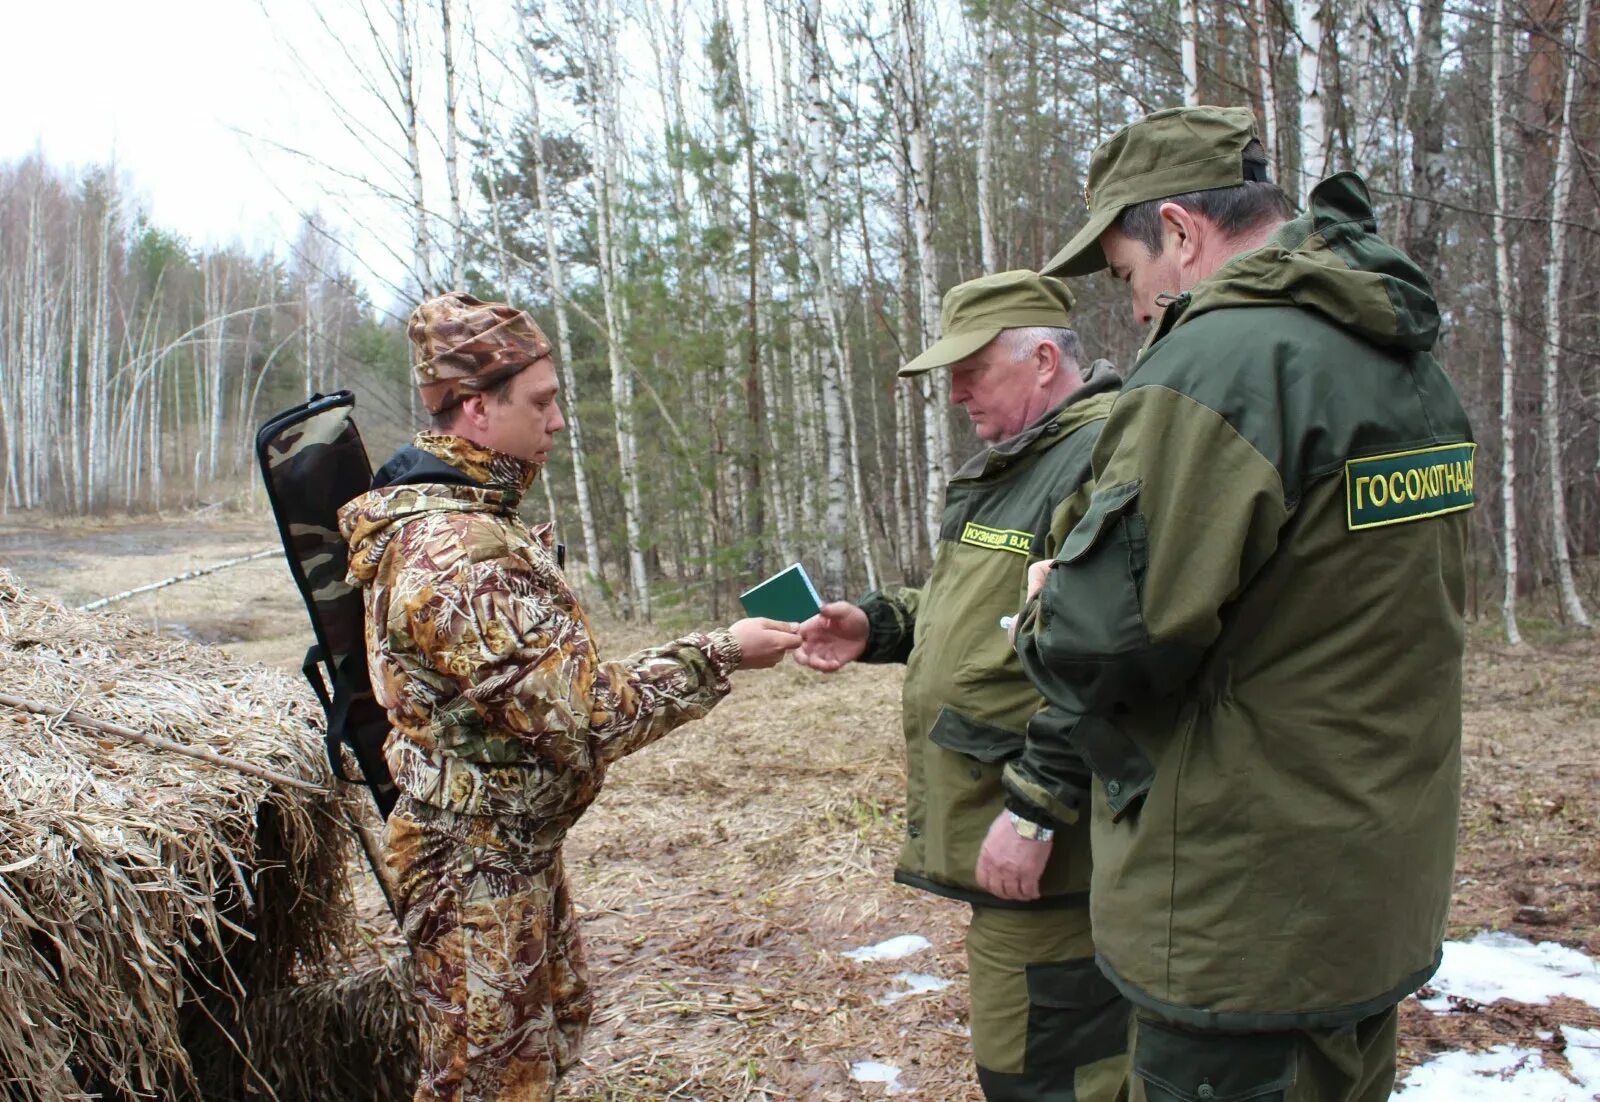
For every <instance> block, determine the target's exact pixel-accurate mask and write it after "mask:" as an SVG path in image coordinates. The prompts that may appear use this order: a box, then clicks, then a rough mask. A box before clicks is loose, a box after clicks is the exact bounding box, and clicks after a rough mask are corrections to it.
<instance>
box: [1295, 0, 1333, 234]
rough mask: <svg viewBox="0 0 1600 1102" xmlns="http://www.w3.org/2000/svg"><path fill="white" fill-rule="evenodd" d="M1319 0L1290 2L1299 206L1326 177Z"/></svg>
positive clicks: (1326, 150)
mask: <svg viewBox="0 0 1600 1102" xmlns="http://www.w3.org/2000/svg"><path fill="white" fill-rule="evenodd" d="M1322 20H1323V7H1322V0H1294V21H1295V32H1296V33H1297V34H1298V35H1299V36H1300V55H1299V63H1298V67H1297V72H1298V74H1299V88H1300V111H1299V118H1300V180H1299V187H1298V189H1297V190H1298V192H1299V196H1300V205H1301V206H1305V205H1306V203H1307V201H1308V199H1309V197H1310V195H1311V189H1312V188H1313V187H1314V186H1316V184H1317V182H1318V181H1319V180H1321V179H1322V178H1323V177H1324V176H1326V175H1327V174H1328V119H1327V108H1326V104H1325V101H1324V96H1323V87H1322Z"/></svg>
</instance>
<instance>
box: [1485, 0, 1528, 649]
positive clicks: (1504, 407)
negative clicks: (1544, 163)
mask: <svg viewBox="0 0 1600 1102" xmlns="http://www.w3.org/2000/svg"><path fill="white" fill-rule="evenodd" d="M1505 9H1506V0H1495V7H1494V25H1493V28H1492V34H1491V46H1490V51H1489V125H1490V132H1491V141H1492V144H1493V148H1492V149H1491V150H1490V152H1491V159H1490V175H1491V180H1492V183H1493V185H1494V206H1495V216H1494V218H1493V219H1492V220H1491V222H1490V225H1491V227H1492V230H1493V237H1494V273H1495V298H1496V300H1497V303H1498V305H1499V308H1500V515H1501V533H1500V538H1501V547H1502V554H1501V557H1502V560H1503V569H1504V574H1505V592H1504V594H1503V595H1502V596H1501V599H1500V619H1501V622H1502V623H1503V624H1504V625H1505V631H1506V642H1508V643H1510V644H1512V645H1513V646H1516V645H1518V644H1520V643H1521V642H1522V632H1521V630H1520V629H1519V628H1518V627H1517V582H1518V574H1519V571H1518V560H1517V435H1516V362H1517V361H1516V341H1515V333H1514V332H1513V330H1512V325H1513V319H1514V318H1515V316H1516V315H1515V313H1514V300H1515V295H1514V293H1513V291H1512V286H1511V249H1510V246H1509V245H1508V244H1507V241H1506V220H1507V218H1508V216H1509V215H1510V211H1511V201H1510V197H1509V195H1508V194H1507V188H1506V144H1505V102H1504V95H1505V93H1504V88H1503V81H1504V79H1505V72H1504V68H1505V48H1506V34H1505V17H1506V10H1505Z"/></svg>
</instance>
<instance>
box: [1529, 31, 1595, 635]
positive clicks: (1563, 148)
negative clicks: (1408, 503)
mask: <svg viewBox="0 0 1600 1102" xmlns="http://www.w3.org/2000/svg"><path fill="white" fill-rule="evenodd" d="M1588 32H1589V0H1578V17H1577V19H1576V20H1574V21H1573V24H1572V41H1571V45H1570V47H1569V49H1568V52H1567V64H1566V89H1565V91H1564V92H1563V94H1562V100H1561V121H1560V131H1559V133H1558V135H1557V138H1556V163H1555V178H1554V180H1553V182H1552V184H1553V189H1554V194H1553V195H1552V196H1551V199H1550V255H1549V257H1548V259H1547V261H1546V264H1545V296H1544V301H1545V314H1544V325H1545V338H1544V373H1543V379H1542V382H1543V386H1542V391H1543V401H1542V402H1541V403H1540V409H1539V415H1540V424H1541V427H1542V429H1543V433H1544V446H1545V452H1546V455H1547V457H1548V458H1547V459H1546V464H1547V468H1548V485H1549V490H1550V528H1551V546H1552V547H1553V548H1554V555H1555V564H1556V586H1557V590H1558V592H1559V594H1560V597H1561V608H1562V610H1563V611H1564V612H1565V613H1566V615H1567V618H1568V619H1569V620H1571V621H1572V622H1573V624H1575V625H1576V626H1578V627H1580V628H1583V629H1584V630H1588V628H1589V615H1588V613H1587V612H1585V611H1584V607H1583V602H1582V601H1581V600H1580V599H1579V598H1578V588H1577V585H1576V583H1575V582H1574V580H1573V576H1572V551H1571V548H1570V546H1569V540H1570V538H1571V537H1570V535H1569V533H1568V531H1567V492H1566V473H1565V471H1564V470H1563V469H1562V466H1561V456H1562V452H1563V444H1562V440H1561V405H1560V394H1559V392H1558V387H1557V382H1558V374H1559V370H1560V365H1561V359H1562V348H1563V345H1564V339H1565V338H1564V334H1565V330H1564V324H1563V323H1564V320H1565V319H1564V316H1563V311H1562V298H1561V296H1562V284H1563V279H1562V277H1563V274H1564V271H1565V268H1566V257H1567V225H1568V222H1569V220H1570V218H1571V215H1572V212H1571V209H1570V203H1571V200H1572V176H1573V163H1572V162H1573V104H1574V103H1575V102H1576V100H1577V92H1578V81H1579V79H1580V72H1581V70H1580V68H1579V59H1580V58H1582V57H1583V56H1584V49H1585V44H1586V42H1587V39H1588Z"/></svg>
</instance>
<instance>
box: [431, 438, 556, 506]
mask: <svg viewBox="0 0 1600 1102" xmlns="http://www.w3.org/2000/svg"><path fill="white" fill-rule="evenodd" d="M411 444H412V447H414V448H417V449H418V450H420V451H424V452H427V453H428V454H429V455H431V456H433V457H434V458H435V459H437V460H439V461H440V462H443V463H447V464H449V465H450V466H451V467H454V468H455V469H456V470H458V471H460V472H461V473H462V474H464V475H466V476H467V477H468V478H470V479H472V481H474V482H476V483H478V484H480V485H482V486H483V487H484V488H485V489H489V490H499V491H501V492H502V493H504V494H506V495H507V497H508V499H509V500H508V501H507V502H506V504H507V505H508V506H509V507H510V508H513V509H514V508H516V505H517V502H518V501H519V500H521V498H522V495H523V494H525V493H527V492H528V487H529V486H532V485H533V481H534V479H536V478H538V477H539V466H540V465H539V464H537V463H530V462H528V461H527V460H526V459H518V458H517V457H516V456H514V455H507V454H506V453H505V452H497V451H494V450H493V449H491V448H485V447H483V446H482V445H480V444H474V443H473V442H472V441H471V440H468V439H466V438H465V437H462V436H451V435H448V434H446V433H439V432H427V431H424V432H419V433H417V437H416V439H415V440H413V441H412V442H411Z"/></svg>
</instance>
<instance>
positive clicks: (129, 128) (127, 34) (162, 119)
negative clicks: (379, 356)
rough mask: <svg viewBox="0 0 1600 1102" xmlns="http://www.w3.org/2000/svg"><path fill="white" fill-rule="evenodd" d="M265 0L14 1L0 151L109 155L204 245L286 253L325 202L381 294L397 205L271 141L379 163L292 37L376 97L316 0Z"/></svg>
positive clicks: (1, 78)
mask: <svg viewBox="0 0 1600 1102" xmlns="http://www.w3.org/2000/svg"><path fill="white" fill-rule="evenodd" d="M348 3H349V0H321V6H322V7H323V8H324V9H325V10H328V11H329V12H330V13H331V14H332V15H333V17H334V18H335V19H337V18H339V17H340V16H341V14H342V15H343V16H344V17H345V18H346V19H348V14H349V10H350V9H349V8H348V7H347V5H348ZM266 6H267V7H268V8H270V11H271V16H270V17H269V16H268V15H266V14H264V12H263V10H262V5H261V4H260V3H258V2H257V0H56V2H54V3H45V4H38V3H8V4H6V9H7V11H6V21H5V27H6V38H7V40H8V44H9V46H10V48H9V49H8V50H7V59H6V63H5V64H4V65H0V103H3V104H4V105H5V106H4V109H3V110H0V160H7V161H10V160H16V159H18V158H20V157H24V156H26V155H28V154H30V153H32V152H34V151H35V150H41V151H42V152H43V153H44V155H45V157H46V159H47V160H48V161H49V162H50V163H51V164H53V165H55V166H57V167H62V168H65V167H71V168H82V167H84V166H87V165H90V164H105V163H110V162H112V161H113V159H114V160H115V163H116V165H117V167H118V169H119V170H120V171H121V173H122V175H123V177H124V178H125V179H126V180H127V181H128V182H129V183H131V184H132V186H133V188H134V194H135V195H136V197H137V199H138V201H139V203H140V205H141V206H142V207H143V208H144V209H145V210H146V211H148V213H149V214H150V217H151V219H152V220H153V221H154V222H155V223H156V224H158V225H160V226H162V227H164V228H167V229H170V230H174V231H176V232H178V233H180V234H182V235H184V236H185V237H187V238H189V239H190V240H191V241H193V242H194V243H196V244H209V245H225V244H229V243H233V242H239V243H241V244H243V245H245V246H246V247H248V248H250V249H251V250H253V251H254V250H263V249H273V250H275V251H277V252H278V253H279V255H285V254H286V251H287V248H288V244H289V243H290V242H291V241H293V240H294V237H295V234H296V231H297V228H298V226H299V222H300V215H301V212H302V211H309V210H312V209H321V210H322V211H323V212H324V214H325V215H326V216H327V217H328V218H329V220H330V221H331V222H333V223H334V224H335V226H336V227H337V229H338V230H339V231H340V233H341V234H342V235H343V236H345V237H346V238H348V239H349V240H350V241H351V243H352V244H353V246H354V247H355V248H356V249H357V250H358V251H359V253H360V255H361V260H362V261H363V262H364V264H365V266H368V267H370V268H372V269H374V270H375V272H362V273H360V274H361V275H362V276H363V280H364V282H366V283H367V284H368V286H369V288H371V289H372V290H373V292H374V297H375V298H377V299H379V300H381V299H382V298H383V297H385V289H384V284H385V282H386V281H388V280H392V279H397V278H398V277H399V271H400V265H399V264H398V262H395V261H393V260H392V259H391V258H390V256H389V254H388V250H387V249H386V248H385V247H384V245H385V244H388V243H389V241H388V239H389V238H390V237H392V232H391V231H390V230H389V229H388V227H387V225H386V223H387V222H388V221H389V219H391V218H392V217H393V215H392V212H391V211H390V210H389V209H387V207H386V205H385V204H382V203H380V202H378V201H376V200H373V199H371V198H370V197H368V196H366V195H365V194H364V189H363V188H362V187H360V186H359V184H357V183H353V182H351V181H349V180H348V179H341V178H339V177H338V176H336V175H334V174H331V173H330V172H328V171H327V170H326V169H325V168H319V167H317V166H316V165H314V164H311V163H308V161H307V160H305V159H303V158H300V157H296V156H293V155H290V154H286V153H284V152H283V151H282V150H280V149H277V148H275V143H283V144H289V145H293V146H295V147H297V148H300V149H302V150H303V151H305V152H306V153H308V154H310V156H311V157H312V158H314V159H315V160H317V161H321V162H325V163H328V164H335V165H338V166H339V167H340V168H341V169H343V170H344V171H346V172H350V173H354V174H357V175H367V174H370V175H371V176H373V177H374V178H379V177H381V176H382V174H383V172H382V168H381V166H380V165H379V164H378V163H377V162H376V160H375V159H374V158H372V157H370V156H369V155H367V154H365V153H363V152H362V151H361V150H360V149H359V148H357V147H356V146H355V144H354V143H353V142H351V141H350V140H349V139H348V137H347V136H346V134H345V132H344V130H343V129H342V127H341V126H340V125H339V123H338V122H337V121H335V120H334V119H333V118H331V117H330V115H329V112H328V110H327V106H326V98H325V96H324V94H323V93H322V92H321V91H319V90H318V89H316V88H315V87H313V86H312V85H311V84H310V83H309V82H308V81H307V80H306V79H305V78H304V76H303V75H302V74H301V72H300V69H299V68H298V66H297V64H296V61H295V55H294V52H293V51H292V50H291V44H292V45H293V47H294V48H295V49H297V50H299V51H300V53H301V55H302V56H304V57H306V58H307V59H308V60H310V61H311V63H312V64H313V65H314V67H315V69H316V71H317V72H318V74H319V76H321V77H322V78H323V79H325V80H327V81H328V82H329V83H330V84H331V85H332V86H333V88H334V89H335V90H337V91H339V92H340V93H341V94H343V95H346V97H347V101H348V102H350V103H352V104H356V105H358V106H359V105H363V104H364V103H367V102H370V101H365V100H363V97H362V94H361V92H360V90H359V89H358V88H356V87H355V85H354V84H353V82H352V81H350V80H349V78H348V77H347V76H346V75H345V73H344V70H345V69H346V68H347V67H346V66H345V65H344V63H343V61H342V58H341V56H340V51H339V48H338V46H337V45H336V44H335V43H334V42H333V41H331V40H330V38H329V36H328V35H327V34H326V33H325V32H324V31H322V29H321V27H320V25H319V23H318V21H317V18H316V14H315V10H314V8H313V6H312V0H269V2H268V4H267V5H266ZM349 30H350V31H351V32H352V38H351V41H352V43H353V45H355V46H357V47H360V46H363V45H365V43H363V42H361V41H360V38H361V32H360V31H359V28H358V27H354V26H351V27H350V28H349ZM369 109H370V108H369ZM379 235H381V236H382V237H383V238H384V239H385V240H384V243H383V244H380V243H379V240H378V236H379ZM401 240H402V241H403V238H401ZM402 247H403V246H402ZM351 266H352V267H357V266H358V265H355V264H354V263H352V264H351Z"/></svg>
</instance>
